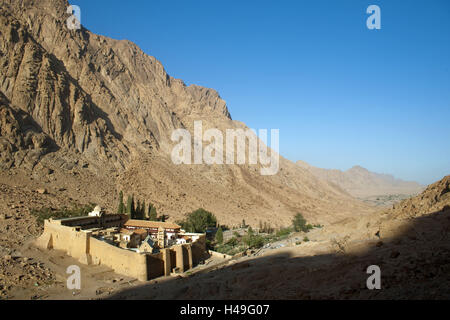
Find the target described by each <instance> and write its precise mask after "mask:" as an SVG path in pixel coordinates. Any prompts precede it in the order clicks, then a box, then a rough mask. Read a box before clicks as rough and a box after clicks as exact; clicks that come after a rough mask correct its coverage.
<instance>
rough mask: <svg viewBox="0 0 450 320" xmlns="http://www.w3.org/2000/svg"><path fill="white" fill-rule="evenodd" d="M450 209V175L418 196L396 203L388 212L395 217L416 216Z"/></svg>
mask: <svg viewBox="0 0 450 320" xmlns="http://www.w3.org/2000/svg"><path fill="white" fill-rule="evenodd" d="M446 210H450V176H446V177H444V178H443V179H442V180H439V181H438V182H435V183H433V184H431V185H429V186H428V187H427V188H426V189H425V191H424V192H422V193H421V194H419V195H418V196H415V197H412V198H410V199H406V200H403V201H402V202H400V203H397V204H395V205H394V206H393V207H392V209H391V210H389V211H388V213H389V214H390V215H392V216H395V217H404V218H415V217H420V216H423V215H427V214H430V213H434V212H441V211H446Z"/></svg>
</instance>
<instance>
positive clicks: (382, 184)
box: [297, 161, 424, 198]
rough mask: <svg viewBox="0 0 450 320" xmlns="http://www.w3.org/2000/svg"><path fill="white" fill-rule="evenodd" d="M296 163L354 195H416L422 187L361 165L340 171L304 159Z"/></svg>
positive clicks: (365, 196) (364, 196) (363, 196)
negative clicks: (320, 166)
mask: <svg viewBox="0 0 450 320" xmlns="http://www.w3.org/2000/svg"><path fill="white" fill-rule="evenodd" d="M297 165H298V166H300V167H302V168H304V169H307V170H308V171H310V172H311V173H312V174H314V175H315V176H316V177H318V178H319V179H322V180H325V181H328V182H331V183H334V184H336V185H338V186H340V187H341V188H342V189H344V190H346V191H347V192H348V193H350V194H351V195H352V196H354V197H359V198H367V197H374V196H383V195H416V194H418V193H420V192H421V191H423V189H424V187H423V186H421V185H420V184H418V183H417V182H413V181H403V180H400V179H396V178H394V177H393V176H392V175H389V174H380V173H375V172H371V171H369V170H367V169H365V168H363V167H361V166H354V167H353V168H351V169H349V170H346V171H341V170H336V169H334V170H333V169H322V168H317V167H314V166H311V165H310V164H308V163H306V162H304V161H297Z"/></svg>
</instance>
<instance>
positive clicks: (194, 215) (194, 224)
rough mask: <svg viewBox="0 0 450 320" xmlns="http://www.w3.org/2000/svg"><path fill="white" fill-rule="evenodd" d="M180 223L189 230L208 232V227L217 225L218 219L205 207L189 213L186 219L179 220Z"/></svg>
mask: <svg viewBox="0 0 450 320" xmlns="http://www.w3.org/2000/svg"><path fill="white" fill-rule="evenodd" d="M178 224H179V225H180V226H181V227H182V228H183V229H185V230H186V231H187V232H199V233H203V232H206V229H208V228H214V227H215V226H216V225H217V219H216V217H215V216H214V214H212V213H211V212H209V211H206V210H205V209H202V208H201V209H197V210H195V211H193V212H191V213H189V214H188V215H187V217H186V220H184V221H179V222H178Z"/></svg>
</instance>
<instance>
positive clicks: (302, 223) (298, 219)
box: [292, 213, 313, 232]
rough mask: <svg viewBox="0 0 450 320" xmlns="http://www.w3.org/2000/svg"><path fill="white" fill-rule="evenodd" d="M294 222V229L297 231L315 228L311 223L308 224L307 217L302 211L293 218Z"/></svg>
mask: <svg viewBox="0 0 450 320" xmlns="http://www.w3.org/2000/svg"><path fill="white" fill-rule="evenodd" d="M292 224H293V226H294V230H295V231H296V232H301V231H302V232H308V231H309V230H311V229H312V228H313V226H312V225H311V224H306V219H305V218H303V215H302V214H301V213H297V214H296V215H295V217H294V219H293V220H292Z"/></svg>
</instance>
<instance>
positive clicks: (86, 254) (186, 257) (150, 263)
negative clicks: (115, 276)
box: [36, 214, 206, 281]
mask: <svg viewBox="0 0 450 320" xmlns="http://www.w3.org/2000/svg"><path fill="white" fill-rule="evenodd" d="M126 219H127V217H126V216H125V215H118V214H117V215H103V216H101V217H77V218H69V219H62V220H53V219H50V220H45V223H44V233H43V234H42V235H41V236H40V237H39V238H38V239H37V240H36V245H37V246H38V247H40V248H43V249H48V250H51V249H54V250H61V251H64V252H66V253H67V254H68V255H69V256H71V257H74V258H76V259H78V260H79V261H80V262H81V263H83V264H86V265H100V264H101V265H105V266H108V267H110V268H112V269H113V270H114V271H115V272H117V273H119V274H123V275H126V276H129V277H134V278H137V279H138V280H140V281H147V280H150V279H153V278H156V277H160V276H169V275H170V274H171V273H172V272H173V271H174V270H178V271H179V272H185V271H186V270H188V269H191V268H192V267H193V266H194V265H196V264H198V262H199V261H200V260H202V259H203V258H204V255H205V253H206V239H205V235H200V236H199V239H197V240H196V241H194V242H193V243H189V244H180V245H175V246H172V247H170V248H165V249H161V250H160V252H159V253H155V254H150V253H138V252H135V251H131V250H126V249H122V248H119V247H116V246H114V245H111V244H109V243H107V242H105V241H102V240H99V239H96V238H94V237H93V236H92V232H93V231H92V229H95V228H112V227H121V226H122V225H123V223H124V222H125V221H126Z"/></svg>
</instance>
